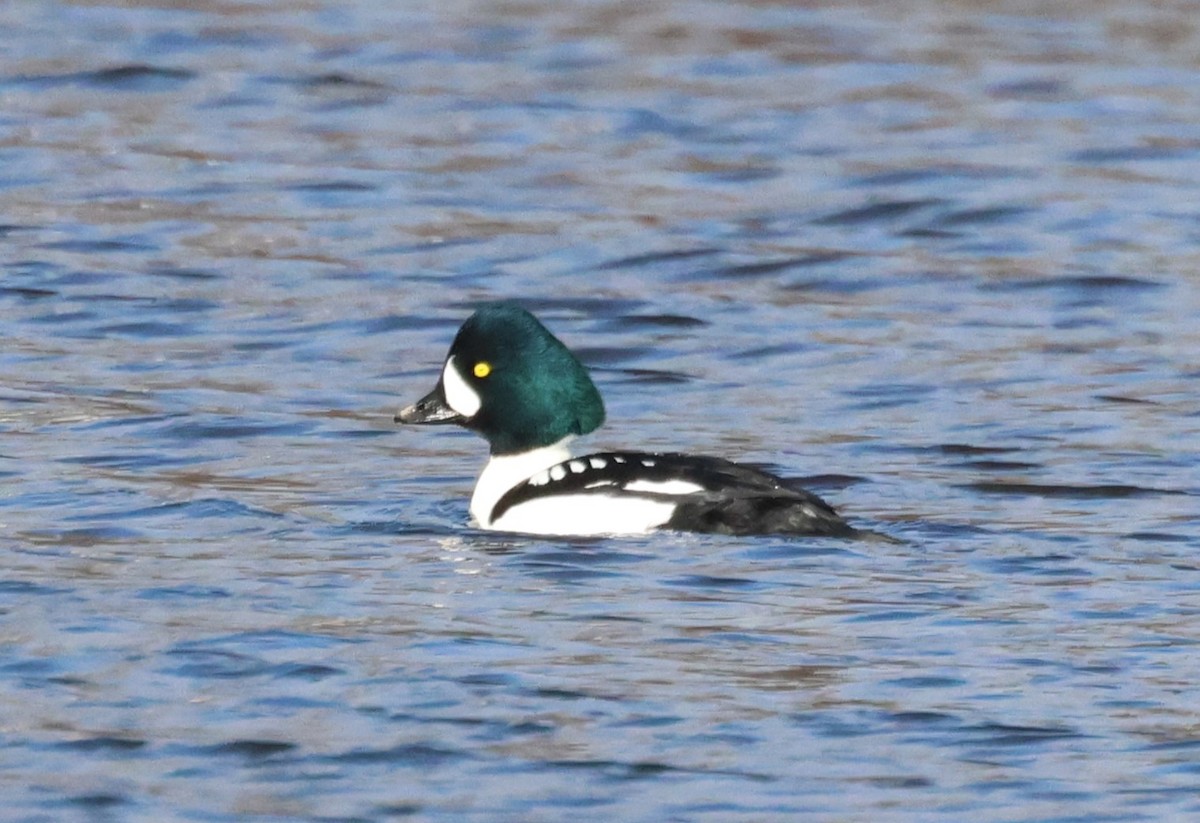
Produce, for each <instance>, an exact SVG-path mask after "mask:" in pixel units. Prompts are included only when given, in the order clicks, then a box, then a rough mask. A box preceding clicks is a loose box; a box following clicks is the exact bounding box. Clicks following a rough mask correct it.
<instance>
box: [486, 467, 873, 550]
mask: <svg viewBox="0 0 1200 823" xmlns="http://www.w3.org/2000/svg"><path fill="white" fill-rule="evenodd" d="M592 461H595V462H596V464H600V461H603V464H602V465H599V467H597V466H596V465H593V462H592ZM572 464H573V465H574V467H575V470H572V468H571V466H572ZM559 466H560V467H562V478H561V479H558V480H555V479H553V478H552V476H551V475H549V474H547V473H539V475H535V477H534V478H531V479H530V480H526V481H525V482H523V483H520V484H518V485H517V486H514V487H513V488H512V489H509V490H508V491H507V492H506V493H505V494H504V495H503V496H502V497H501V498H500V499H499V500H498V501H496V505H495V506H494V507H493V509H492V514H491V520H492V522H495V520H497V519H498V518H499V517H501V516H502V515H503V514H504V513H505V512H507V511H508V510H509V509H511V508H512V507H513V506H517V505H519V504H521V503H524V502H526V501H528V500H532V499H534V498H544V497H553V496H557V495H580V494H584V495H588V494H597V495H632V496H637V497H646V498H652V499H666V500H670V501H671V502H673V503H675V504H676V507H675V511H674V513H673V514H672V516H671V519H670V520H669V521H668V522H667V523H666V524H665V525H664V528H667V529H674V530H678V531H690V532H703V533H708V534H797V535H830V536H839V537H849V536H853V535H855V534H856V533H857V532H856V530H855V529H854V528H852V527H851V526H850V525H849V524H848V523H846V521H845V520H843V519H842V518H841V517H840V516H839V515H838V513H837V512H836V511H834V510H833V507H832V506H830V505H829V504H828V503H826V502H825V501H824V500H822V499H821V498H819V497H817V496H816V495H815V494H812V493H811V492H808V491H805V490H803V489H797V488H792V487H790V486H788V485H787V483H786V482H785V481H784V480H783V479H782V478H779V477H776V476H775V475H773V474H770V473H768V472H765V471H762V470H760V469H756V468H753V467H751V466H745V465H741V464H738V463H732V462H730V461H728V460H723V459H721V458H719V457H697V456H694V455H687V454H652V453H645V452H600V453H597V454H589V455H586V456H584V457H577V458H573V459H572V460H568V461H565V462H563V463H560V464H559ZM533 480H538V481H544V482H536V483H535V482H531V481H533ZM639 480H643V481H649V482H654V483H665V482H668V481H671V480H682V481H685V482H688V483H694V484H695V485H697V486H700V487H701V489H702V491H697V492H692V493H687V494H662V493H657V492H649V491H640V490H630V489H629V488H628V486H629V485H630V484H631V483H634V482H636V481H639Z"/></svg>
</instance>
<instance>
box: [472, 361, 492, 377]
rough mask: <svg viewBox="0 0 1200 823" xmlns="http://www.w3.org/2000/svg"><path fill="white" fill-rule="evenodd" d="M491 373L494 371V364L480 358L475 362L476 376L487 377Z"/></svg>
mask: <svg viewBox="0 0 1200 823" xmlns="http://www.w3.org/2000/svg"><path fill="white" fill-rule="evenodd" d="M491 373H492V364H491V363H489V362H488V361H486V360H480V361H479V362H478V363H476V364H475V376H476V377H480V378H483V377H487V376H488V375H489V374H491Z"/></svg>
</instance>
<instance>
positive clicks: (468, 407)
mask: <svg viewBox="0 0 1200 823" xmlns="http://www.w3.org/2000/svg"><path fill="white" fill-rule="evenodd" d="M442 392H443V393H445V395H446V404H447V405H448V406H450V408H452V409H454V410H455V411H456V412H458V413H459V414H461V415H462V416H463V417H466V418H471V417H474V416H475V415H476V413H477V412H478V411H479V408H480V406H482V405H483V401H482V400H480V399H479V394H478V393H477V392H476V391H475V390H474V389H473V388H471V386H470V384H468V383H467V381H466V380H465V379H464V378H463V376H462V375H461V374H459V373H458V369H456V368H454V356H453V355H451V357H450V359H448V360H447V361H446V366H445V368H443V369H442Z"/></svg>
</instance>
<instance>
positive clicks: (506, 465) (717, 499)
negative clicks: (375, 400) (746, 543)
mask: <svg viewBox="0 0 1200 823" xmlns="http://www.w3.org/2000/svg"><path fill="white" fill-rule="evenodd" d="M396 422H398V423H417V424H443V423H457V424H458V425H460V426H464V427H465V428H468V429H470V430H471V431H474V432H476V433H478V434H479V435H481V436H482V437H484V438H485V439H486V440H487V441H488V444H489V445H490V446H491V458H490V459H489V460H488V463H487V466H485V467H484V469H483V473H482V474H481V475H480V476H479V480H478V482H477V483H476V485H475V492H474V494H473V495H472V497H471V516H472V517H473V518H474V519H475V521H476V522H477V523H478V524H479V525H480V526H481V527H482V528H485V529H495V530H498V531H506V532H521V533H526V534H542V535H561V536H575V535H599V534H639V533H645V532H649V531H653V530H656V529H669V530H678V531H691V532H706V533H716V534H794V535H828V536H835V537H858V536H867V535H871V534H872V533H870V532H864V531H860V530H858V529H855V528H853V527H852V526H850V525H849V524H848V523H847V522H846V521H845V520H843V519H842V518H841V517H840V516H839V515H838V514H837V512H835V511H834V510H833V508H832V507H831V506H830V505H829V504H828V503H826V502H825V501H824V500H822V499H821V498H819V497H817V496H816V495H814V494H812V493H810V492H807V491H804V490H803V489H798V488H793V487H791V486H789V485H788V484H787V483H786V482H785V481H783V480H782V479H781V478H779V477H776V476H775V475H772V474H768V473H767V472H764V471H761V470H759V469H756V468H752V467H750V466H744V465H739V464H737V463H731V462H730V461H728V460H722V459H721V458H717V457H697V456H693V455H687V454H657V453H646V452H626V451H614V452H598V453H594V454H587V455H584V456H578V457H577V456H574V455H573V454H572V452H571V449H570V443H571V441H572V440H573V439H574V438H576V437H578V436H580V435H584V434H588V433H589V432H591V431H594V430H595V429H597V428H598V427H599V426H600V424H601V423H603V422H604V403H603V401H602V400H601V399H600V393H599V392H598V391H597V390H596V386H595V385H594V384H593V383H592V380H591V378H590V377H589V376H588V373H587V370H586V369H585V368H584V367H583V364H581V363H580V362H579V360H578V359H576V357H575V355H573V354H571V352H570V351H569V350H568V349H567V347H566V346H564V345H563V344H562V342H561V341H560V340H559V339H558V338H556V337H555V336H554V335H553V334H551V333H550V332H549V331H548V330H547V329H546V327H545V326H543V325H542V324H541V323H540V322H539V321H538V320H537V318H535V317H534V316H533V315H532V314H530V313H529V312H527V311H525V310H524V309H522V308H520V307H519V306H516V305H514V304H512V303H507V302H500V303H489V304H486V305H484V306H483V307H482V308H480V309H479V310H478V311H476V312H475V313H474V314H473V315H471V316H470V317H469V318H468V319H467V321H466V322H465V323H463V325H462V328H460V329H459V330H458V334H457V336H455V338H454V343H453V344H452V345H451V346H450V353H449V354H448V355H447V357H446V362H445V365H444V366H443V367H442V374H441V379H439V380H438V383H437V386H435V387H434V389H433V391H431V392H430V393H429V394H427V395H426V396H425V397H423V398H421V399H420V400H418V401H417V402H416V403H414V404H413V405H411V406H408V407H407V408H404V409H401V410H400V411H399V412H397V414H396Z"/></svg>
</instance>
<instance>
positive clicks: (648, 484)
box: [625, 461, 704, 494]
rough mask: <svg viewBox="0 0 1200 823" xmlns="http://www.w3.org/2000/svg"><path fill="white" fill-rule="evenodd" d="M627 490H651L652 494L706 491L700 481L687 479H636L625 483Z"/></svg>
mask: <svg viewBox="0 0 1200 823" xmlns="http://www.w3.org/2000/svg"><path fill="white" fill-rule="evenodd" d="M643 462H645V461H643ZM625 491H630V492H649V493H650V494H695V493H696V492H702V491H704V487H703V486H701V485H699V484H698V483H689V482H688V481H687V480H634V481H633V482H632V483H626V484H625Z"/></svg>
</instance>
